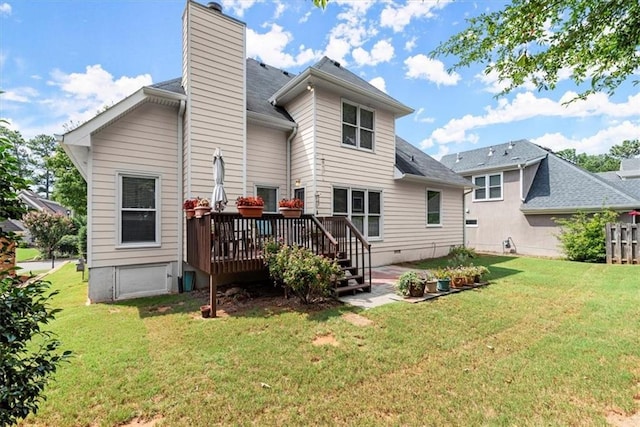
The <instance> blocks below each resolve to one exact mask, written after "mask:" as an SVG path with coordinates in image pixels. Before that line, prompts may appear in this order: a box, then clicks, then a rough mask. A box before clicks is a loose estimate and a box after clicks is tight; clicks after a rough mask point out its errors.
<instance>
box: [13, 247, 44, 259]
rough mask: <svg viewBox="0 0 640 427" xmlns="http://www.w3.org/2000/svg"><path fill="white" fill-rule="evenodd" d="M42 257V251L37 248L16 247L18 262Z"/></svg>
mask: <svg viewBox="0 0 640 427" xmlns="http://www.w3.org/2000/svg"><path fill="white" fill-rule="evenodd" d="M37 259H40V251H39V250H38V249H36V248H16V262H25V261H34V260H37Z"/></svg>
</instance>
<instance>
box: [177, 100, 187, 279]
mask: <svg viewBox="0 0 640 427" xmlns="http://www.w3.org/2000/svg"><path fill="white" fill-rule="evenodd" d="M185 109H186V103H185V101H184V100H181V101H180V108H179V109H178V182H179V183H180V184H179V185H178V280H179V281H180V280H182V267H183V266H182V263H183V258H184V241H183V239H184V215H183V214H182V201H183V200H184V165H183V161H184V129H183V127H184V126H183V119H184V111H185Z"/></svg>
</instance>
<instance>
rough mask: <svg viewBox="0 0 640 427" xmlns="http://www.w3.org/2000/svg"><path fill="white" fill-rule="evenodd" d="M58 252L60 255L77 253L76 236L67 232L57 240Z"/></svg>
mask: <svg viewBox="0 0 640 427" xmlns="http://www.w3.org/2000/svg"><path fill="white" fill-rule="evenodd" d="M58 252H59V253H60V254H61V255H70V256H72V255H76V254H77V253H78V236H74V235H73V234H67V235H66V236H62V238H61V239H60V240H59V241H58Z"/></svg>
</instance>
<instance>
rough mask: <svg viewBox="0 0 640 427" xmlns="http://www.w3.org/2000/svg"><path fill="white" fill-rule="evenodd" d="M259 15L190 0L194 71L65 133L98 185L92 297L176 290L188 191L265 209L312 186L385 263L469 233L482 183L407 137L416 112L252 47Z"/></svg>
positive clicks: (93, 196)
mask: <svg viewBox="0 0 640 427" xmlns="http://www.w3.org/2000/svg"><path fill="white" fill-rule="evenodd" d="M245 30H246V29H245V24H244V23H242V22H240V21H237V20H236V19H233V18H230V17H228V16H226V15H224V14H223V13H222V12H221V11H220V10H219V6H217V5H215V4H213V5H211V4H210V6H209V7H205V6H202V5H200V4H197V3H195V2H192V1H188V2H187V4H186V9H185V12H184V15H183V52H182V53H183V55H182V57H183V67H182V68H183V75H182V77H181V78H178V79H174V80H170V81H167V82H163V83H159V84H155V85H152V86H149V87H143V88H141V89H140V90H139V91H137V92H136V93H134V94H133V95H131V96H129V97H128V98H126V99H124V100H123V101H121V102H120V103H118V104H116V105H114V106H113V107H111V108H109V109H108V110H106V111H104V112H103V113H101V114H100V115H98V116H97V117H95V118H94V119H92V120H91V121H89V122H87V123H85V124H83V125H82V126H80V127H78V128H76V129H75V130H73V131H71V132H69V133H67V134H65V135H64V136H62V137H61V138H60V141H61V142H62V144H63V147H64V148H65V150H66V152H67V153H68V154H69V156H70V158H71V159H72V161H73V162H74V164H75V165H76V166H77V167H78V169H79V170H80V172H81V174H82V175H83V177H84V178H85V179H86V180H87V184H88V235H89V239H88V266H89V270H90V279H89V298H90V299H91V300H92V301H104V300H111V299H124V298H132V297H138V296H145V295H152V294H160V293H166V292H175V291H176V290H177V279H178V278H179V277H182V275H183V269H190V268H191V267H190V266H189V265H187V264H186V263H184V260H185V252H186V249H185V220H184V214H183V212H182V211H181V204H182V201H183V200H184V199H185V198H190V197H194V196H201V197H210V195H211V193H212V190H213V176H212V158H213V153H214V151H215V149H216V148H221V150H222V154H223V156H224V160H225V170H226V174H225V181H224V186H225V190H226V192H227V196H228V198H229V200H230V203H229V206H228V207H227V209H226V211H225V212H234V211H235V206H234V203H233V201H234V200H235V199H236V198H237V197H238V196H244V195H260V196H262V197H263V198H264V200H265V201H266V205H265V212H271V213H276V212H277V201H278V200H279V199H282V198H290V197H294V196H295V197H299V198H302V199H303V200H304V202H305V211H306V213H307V214H313V215H317V216H321V217H327V216H347V217H348V218H350V219H351V221H352V222H353V223H354V224H355V225H356V226H357V227H358V228H359V229H360V231H361V232H362V233H363V234H364V235H365V237H366V238H367V239H368V241H369V242H370V243H371V244H372V251H371V264H372V265H381V264H387V263H392V262H399V261H407V260H415V259H419V258H427V257H436V256H441V255H445V254H446V253H447V252H448V251H449V249H450V247H451V246H452V245H460V244H462V243H463V225H462V224H463V194H464V190H465V188H468V189H470V188H471V187H472V185H471V183H470V182H469V181H467V180H464V179H462V178H461V177H460V176H459V175H457V174H455V173H454V172H452V171H451V170H449V169H447V168H445V167H444V166H443V165H442V164H440V163H438V162H437V161H435V160H434V159H432V158H431V157H429V156H427V155H426V154H424V153H423V152H422V151H420V150H418V149H417V148H415V147H413V146H412V145H411V144H409V143H408V142H406V141H404V140H402V139H401V138H398V137H396V135H395V120H396V119H397V118H399V117H402V116H405V115H408V114H410V113H411V112H412V111H413V110H412V109H411V108H409V107H407V106H405V105H403V104H402V103H400V102H398V101H397V100H395V99H393V98H392V97H390V96H389V95H387V94H386V93H384V92H382V91H380V90H378V89H376V88H375V87H373V86H372V85H370V84H369V83H367V82H366V81H364V80H362V79H361V78H359V77H358V76H356V75H355V74H353V73H351V72H350V71H348V70H346V69H345V68H344V67H342V66H341V65H340V64H339V63H337V62H335V61H332V60H331V59H329V58H326V57H325V58H323V59H322V60H320V61H319V62H318V63H316V64H315V65H313V66H311V67H309V68H307V69H306V70H305V71H303V72H302V73H301V74H299V75H294V74H291V73H288V72H286V71H282V70H280V69H277V68H274V67H271V66H269V65H266V64H264V63H261V62H258V61H255V60H253V59H246V58H245V51H246V50H245V38H246V31H245Z"/></svg>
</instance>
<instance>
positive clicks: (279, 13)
mask: <svg viewBox="0 0 640 427" xmlns="http://www.w3.org/2000/svg"><path fill="white" fill-rule="evenodd" d="M275 5H276V10H275V11H274V12H273V19H278V18H280V17H281V16H282V12H284V9H285V7H286V6H285V4H284V3H282V2H279V1H276V2H275Z"/></svg>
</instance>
